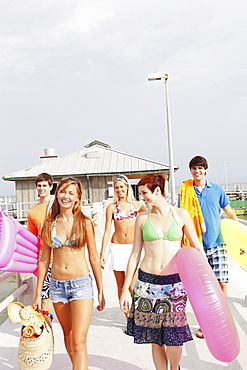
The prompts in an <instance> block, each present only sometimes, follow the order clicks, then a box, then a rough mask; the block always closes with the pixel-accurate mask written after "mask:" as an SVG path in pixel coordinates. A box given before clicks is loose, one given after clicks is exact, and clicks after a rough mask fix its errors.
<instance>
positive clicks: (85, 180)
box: [3, 140, 178, 204]
mask: <svg viewBox="0 0 247 370" xmlns="http://www.w3.org/2000/svg"><path fill="white" fill-rule="evenodd" d="M177 169H178V167H175V168H174V170H175V171H176V170H177ZM42 172H47V173H49V174H51V175H52V176H53V178H54V181H55V187H56V183H57V182H59V181H60V180H61V178H63V177H64V176H74V177H76V178H78V179H79V180H80V181H81V182H82V185H83V189H84V192H83V203H84V204H91V203H94V202H100V201H102V200H106V199H108V198H109V197H111V196H112V191H111V190H112V186H111V185H112V180H113V178H114V177H115V176H116V175H118V174H125V175H126V176H127V177H128V178H129V179H140V178H141V177H143V176H144V175H145V174H147V173H154V172H156V173H157V172H158V173H162V174H163V175H164V176H165V177H166V178H167V179H168V178H169V166H167V165H165V164H163V163H159V162H155V161H152V160H149V159H144V158H141V157H138V156H135V155H131V154H126V153H123V152H120V151H117V150H115V149H112V148H111V147H110V146H109V145H108V144H105V143H102V142H100V141H98V140H95V141H93V142H91V143H89V144H87V145H85V146H84V149H82V150H79V151H77V152H74V153H71V154H67V155H65V156H63V157H58V156H57V155H56V154H55V150H54V149H45V155H44V156H41V157H40V163H39V164H37V165H36V166H33V167H31V168H26V169H24V170H20V171H17V172H14V173H11V174H8V175H5V176H3V179H4V180H5V181H15V187H16V201H17V202H18V203H21V202H22V203H23V202H27V203H29V202H35V201H36V200H37V194H36V190H35V184H34V180H35V178H36V176H37V175H39V174H40V173H42Z"/></svg>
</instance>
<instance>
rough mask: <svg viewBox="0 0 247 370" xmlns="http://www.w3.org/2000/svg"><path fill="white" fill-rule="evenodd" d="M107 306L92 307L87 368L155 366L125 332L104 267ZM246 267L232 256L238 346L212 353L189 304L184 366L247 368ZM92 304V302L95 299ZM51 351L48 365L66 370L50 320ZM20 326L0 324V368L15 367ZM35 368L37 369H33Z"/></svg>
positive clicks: (148, 369) (141, 369) (189, 369)
mask: <svg viewBox="0 0 247 370" xmlns="http://www.w3.org/2000/svg"><path fill="white" fill-rule="evenodd" d="M103 276H104V284H105V296H106V302H107V305H106V308H105V310H104V311H103V312H98V311H96V309H94V312H93V317H92V321H91V326H90V330H89V334H88V352H89V369H90V370H99V369H101V370H154V365H153V362H152V358H151V351H150V347H151V346H150V345H140V344H139V345H138V344H134V343H133V339H132V338H131V337H129V336H127V335H125V334H124V333H123V330H124V328H125V317H124V315H123V313H122V312H121V311H120V309H119V307H118V299H117V293H116V284H115V280H114V277H113V273H112V272H111V271H103ZM246 294H247V272H245V271H243V270H242V269H241V268H240V267H239V266H238V265H236V263H234V262H233V261H231V262H230V283H229V287H228V302H229V305H230V309H231V311H232V314H233V316H234V319H235V322H236V325H237V329H238V333H239V336H240V341H241V351H240V354H239V356H238V358H237V359H236V360H234V361H233V362H231V363H223V362H220V361H218V360H216V359H214V357H213V356H212V355H211V353H210V352H209V350H208V348H207V345H206V343H205V340H203V339H198V338H196V337H195V333H196V331H197V328H198V324H197V322H196V319H195V316H194V314H193V311H192V309H191V307H190V305H189V304H188V310H187V314H188V320H189V323H190V326H191V330H192V333H193V338H194V340H193V341H191V342H189V343H187V344H185V345H184V348H183V356H182V360H181V369H183V370H198V369H200V370H216V369H217V370H224V369H227V370H247V336H246V334H247V304H246V301H245V295H246ZM95 304H96V302H95ZM53 328H54V335H55V354H54V360H53V364H52V366H51V369H52V370H59V369H63V370H69V369H71V364H70V361H69V359H68V356H67V354H66V351H65V348H64V344H63V335H62V331H61V328H60V325H59V324H58V323H57V322H56V321H55V322H54V323H53ZM19 335H20V327H19V326H18V325H17V324H13V323H11V322H9V320H7V321H6V322H4V323H3V324H2V325H1V327H0V370H9V369H18V365H17V347H18V342H19ZM34 370H35V369H34Z"/></svg>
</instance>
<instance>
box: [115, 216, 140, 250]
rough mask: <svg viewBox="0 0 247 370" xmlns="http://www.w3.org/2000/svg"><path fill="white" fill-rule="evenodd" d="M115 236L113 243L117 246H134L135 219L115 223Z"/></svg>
mask: <svg viewBox="0 0 247 370" xmlns="http://www.w3.org/2000/svg"><path fill="white" fill-rule="evenodd" d="M114 228H115V231H114V234H113V235H112V238H111V242H112V243H115V244H132V243H133V240H134V229H135V219H131V220H130V219H128V220H121V221H114Z"/></svg>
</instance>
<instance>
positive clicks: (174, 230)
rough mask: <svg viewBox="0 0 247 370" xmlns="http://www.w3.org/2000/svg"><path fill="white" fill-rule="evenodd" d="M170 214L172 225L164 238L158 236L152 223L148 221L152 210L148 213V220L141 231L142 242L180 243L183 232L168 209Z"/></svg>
mask: <svg viewBox="0 0 247 370" xmlns="http://www.w3.org/2000/svg"><path fill="white" fill-rule="evenodd" d="M170 211H171V214H172V223H171V226H170V227H169V229H168V230H167V232H166V234H165V235H164V236H160V235H159V234H158V233H157V231H156V230H155V228H154V226H153V224H152V221H151V219H150V216H151V213H152V210H151V211H150V213H149V216H148V219H147V221H146V222H145V224H144V226H143V229H142V238H143V240H144V241H147V242H149V241H152V240H160V239H163V240H170V241H180V240H182V236H183V232H182V229H181V226H179V223H178V221H177V219H176V218H175V217H174V214H173V212H172V210H171V208H170Z"/></svg>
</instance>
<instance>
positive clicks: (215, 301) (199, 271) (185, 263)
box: [177, 247, 240, 362]
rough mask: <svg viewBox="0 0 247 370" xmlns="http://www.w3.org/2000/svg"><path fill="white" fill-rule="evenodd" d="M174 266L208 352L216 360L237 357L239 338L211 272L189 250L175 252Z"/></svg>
mask: <svg viewBox="0 0 247 370" xmlns="http://www.w3.org/2000/svg"><path fill="white" fill-rule="evenodd" d="M177 266H178V272H179V275H180V277H181V281H182V283H183V285H184V287H185V290H186V292H187V294H188V298H189V300H190V303H191V306H192V308H193V310H194V313H195V316H196V318H197V321H198V323H199V325H200V327H201V329H202V332H203V335H204V337H205V340H206V343H207V346H208V348H209V350H210V352H211V353H212V355H213V356H214V357H215V358H216V359H217V360H219V361H223V362H231V361H233V360H234V359H235V358H236V357H237V356H238V354H239V350H240V342H239V337H238V333H237V329H236V326H235V323H234V321H233V318H232V314H231V312H230V309H229V306H228V304H227V301H226V299H225V297H224V295H223V293H222V290H221V288H220V285H219V283H218V281H217V279H216V277H215V275H214V273H213V270H212V269H211V267H210V265H209V264H208V263H207V261H206V259H205V258H204V257H203V255H202V254H201V253H200V252H199V251H198V250H196V249H195V248H192V247H182V248H181V249H180V250H179V252H178V253H177Z"/></svg>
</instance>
